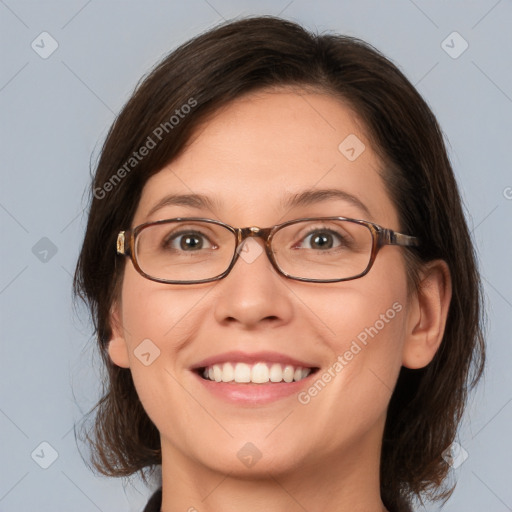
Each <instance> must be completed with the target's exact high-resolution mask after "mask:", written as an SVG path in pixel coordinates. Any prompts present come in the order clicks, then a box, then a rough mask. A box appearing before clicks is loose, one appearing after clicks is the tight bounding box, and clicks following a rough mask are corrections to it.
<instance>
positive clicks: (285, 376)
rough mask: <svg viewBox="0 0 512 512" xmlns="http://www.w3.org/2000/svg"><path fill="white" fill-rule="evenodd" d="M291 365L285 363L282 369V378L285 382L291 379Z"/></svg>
mask: <svg viewBox="0 0 512 512" xmlns="http://www.w3.org/2000/svg"><path fill="white" fill-rule="evenodd" d="M293 372H294V370H293V366H290V365H286V366H285V367H284V370H283V380H284V381H285V382H292V380H293Z"/></svg>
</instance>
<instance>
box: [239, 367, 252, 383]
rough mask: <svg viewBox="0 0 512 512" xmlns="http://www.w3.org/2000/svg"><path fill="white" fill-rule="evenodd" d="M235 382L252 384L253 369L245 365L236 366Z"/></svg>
mask: <svg viewBox="0 0 512 512" xmlns="http://www.w3.org/2000/svg"><path fill="white" fill-rule="evenodd" d="M235 382H251V367H250V366H249V365H248V364H245V363H237V365H236V366H235Z"/></svg>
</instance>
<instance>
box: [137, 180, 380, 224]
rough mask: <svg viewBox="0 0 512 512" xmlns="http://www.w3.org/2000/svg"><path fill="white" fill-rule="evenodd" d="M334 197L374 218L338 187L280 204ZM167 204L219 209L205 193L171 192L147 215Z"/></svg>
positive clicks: (298, 195)
mask: <svg viewBox="0 0 512 512" xmlns="http://www.w3.org/2000/svg"><path fill="white" fill-rule="evenodd" d="M332 199H341V200H343V201H346V202H348V203H350V204H352V205H354V206H356V207H357V208H359V209H360V210H361V211H363V212H364V214H365V215H366V217H367V218H369V219H370V220H371V219H372V214H371V213H370V210H369V209H368V207H367V206H366V205H365V204H364V203H363V202H362V201H361V200H360V199H359V198H358V197H356V196H354V195H352V194H349V193H348V192H345V191H343V190H340V189H336V188H326V189H311V190H305V191H303V192H300V193H296V194H289V195H288V196H286V197H285V198H284V199H282V200H281V203H280V206H281V208H282V209H285V210H288V209H292V208H298V207H301V206H302V207H303V206H310V205H312V204H317V203H321V202H323V201H328V200H332ZM165 206H188V207H190V208H196V209H198V210H210V211H215V210H217V209H218V207H219V203H218V202H217V201H216V200H215V199H212V198H211V197H209V196H206V195H203V194H169V195H167V196H165V197H163V198H162V199H160V201H158V202H157V203H156V204H155V205H154V206H153V207H152V208H151V210H149V212H148V214H147V216H148V217H150V216H151V215H153V214H154V213H155V212H156V211H158V210H160V209H161V208H164V207H165Z"/></svg>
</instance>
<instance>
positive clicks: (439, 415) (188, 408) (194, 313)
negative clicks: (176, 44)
mask: <svg viewBox="0 0 512 512" xmlns="http://www.w3.org/2000/svg"><path fill="white" fill-rule="evenodd" d="M91 192H92V196H93V197H92V198H91V199H92V203H91V209H90V212H89V220H88V225H87V230H86V233H85V239H84V243H83V247H82V250H81V254H80V258H79V261H78V264H77V269H76V274H75V291H76V293H77V295H79V296H81V297H82V298H84V299H85V300H86V301H88V303H89V305H90V308H91V313H92V316H93V319H94V321H95V327H96V333H97V339H98V343H99V348H100V351H101V354H102V356H103V359H104V363H105V366H106V369H107V371H108V377H107V380H106V388H105V394H104V396H103V397H102V399H101V401H100V402H99V403H98V405H97V407H96V423H95V429H94V432H93V433H92V435H88V436H87V438H88V440H89V441H90V442H91V443H92V444H93V447H94V452H93V455H92V460H93V463H94V465H95V467H96V469H97V470H99V471H100V472H101V473H103V474H106V475H111V476H127V475H131V474H133V473H136V472H138V471H139V472H141V473H142V474H143V475H144V474H146V475H147V473H148V472H150V471H151V470H152V469H155V468H156V467H158V466H160V465H161V471H162V482H161V484H162V488H161V489H160V490H159V491H158V492H157V493H155V495H154V496H153V497H152V499H151V500H150V502H149V503H148V505H147V507H146V509H145V510H146V511H148V512H149V511H153V510H162V511H166V512H167V511H175V510H190V511H193V510H198V511H201V512H202V511H219V510H222V511H223V512H226V511H231V510H240V509H242V510H244V511H246V512H250V511H252V510H261V509H262V508H264V509H266V510H268V511H284V510H286V511H295V510H297V511H299V510H308V511H334V510H336V511H337V510H350V511H359V510H360V511H365V512H368V511H383V510H387V511H389V512H391V511H393V512H395V511H405V510H412V508H411V506H412V502H413V499H414V498H415V497H422V496H426V497H427V498H431V499H443V498H446V497H447V496H449V494H450V491H451V490H450V489H447V488H446V486H445V485H444V483H443V482H444V479H445V477H446V475H447V472H448V470H449V464H448V463H447V460H448V461H449V457H448V456H447V453H448V451H449V447H450V445H451V443H452V442H453V440H454V438H455V434H456V429H457V426H458V424H459V421H460V418H461V415H462V413H463V410H464V405H465V401H466V397H467V392H468V390H469V389H470V388H471V386H472V385H474V384H475V383H476V382H477V380H478V379H479V377H480V375H481V373H482V368H483V362H484V348H483V337H482V332H481V328H480V314H481V308H480V300H481V299H480V281H479V276H478V273H477V270H476V265H475V258H474V253H473V248H472V245H471V241H470V237H469V233H468V228H467V226H466V222H465V219H464V214H463V211H462V207H461V201H460V197H459V194H458V190H457V185H456V182H455V180H454V176H453V172H452V169H451V166H450V163H449V160H448V157H447V154H446V149H445V146H444V143H443V139H442V135H441V132H440V129H439V127H438V124H437V122H436V120H435V118H434V116H433V114H432V112H431V111H430V109H429V108H428V106H427V105H426V103H425V102H424V100H423V99H422V98H421V97H420V96H419V94H418V93H417V91H416V90H415V89H414V87H413V86H412V85H411V84H410V83H409V82H408V81H407V79H406V78H405V77H404V76H403V74H402V73H401V72H400V71H399V70H398V69H397V68H396V67H395V66H394V65H393V64H392V63H391V62H389V61H388V60H387V59H386V58H384V57H383V56H382V55H381V54H380V53H378V52H377V51H376V50H375V49H374V48H372V47H371V46H369V45H368V44H366V43H364V42H362V41H359V40H357V39H353V38H349V37H342V36H335V35H324V36H316V35H313V34H310V33H308V32H306V31H305V30H304V29H302V28H301V27H300V26H298V25H296V24H294V23H291V22H288V21H284V20H281V19H277V18H271V17H260V18H250V19H244V20H240V21H236V22H232V23H228V24H225V25H223V26H221V27H219V28H216V29H214V30H212V31H210V32H207V33H206V34H203V35H201V36H199V37H197V38H195V39H193V40H191V41H190V42H188V43H186V44H185V45H183V46H182V47H180V48H178V49H177V50H176V51H174V52H173V53H172V54H170V55H169V56H168V57H167V58H165V59H164V60H163V61H162V62H161V63H160V64H159V65H158V67H157V68H156V69H155V70H154V71H152V72H151V73H150V75H149V76H148V77H146V78H145V80H144V81H143V82H142V83H141V84H140V86H139V87H138V88H137V90H136V91H135V93H134V95H133V97H132V98H131V99H130V100H129V101H128V103H127V104H126V106H125V107H124V109H123V110H122V112H121V114H120V115H119V116H118V118H117V119H116V121H115V123H114V125H113V126H112V128H111V130H110V133H109V134H108V137H107V139H106V142H105V144H104V146H103V150H102V154H101V158H100V161H99V164H98V167H97V171H96V175H95V178H94V183H93V184H92V189H91ZM239 228H244V229H239ZM266 228H269V229H266ZM447 450H448V451H447Z"/></svg>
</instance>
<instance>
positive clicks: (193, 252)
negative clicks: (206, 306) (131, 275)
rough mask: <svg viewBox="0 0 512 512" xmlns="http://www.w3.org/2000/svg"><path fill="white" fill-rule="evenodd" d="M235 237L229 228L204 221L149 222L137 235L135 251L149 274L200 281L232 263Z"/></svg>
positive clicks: (169, 278)
mask: <svg viewBox="0 0 512 512" xmlns="http://www.w3.org/2000/svg"><path fill="white" fill-rule="evenodd" d="M235 247H236V237H235V234H234V233H232V232H231V231H230V230H229V229H227V228H225V227H223V226H221V225H219V224H215V223H213V222H204V221H193V220H190V221H173V222H165V223H162V224H151V225H149V226H146V227H145V228H143V229H142V230H141V231H140V232H139V235H138V237H137V240H136V245H135V255H136V258H137V262H138V264H139V267H140V268H141V270H142V271H143V272H144V273H145V274H147V275H148V276H150V277H153V278H156V279H164V280H169V281H200V280H203V279H210V278H213V277H216V276H218V275H219V274H222V273H223V272H224V271H225V270H226V269H227V268H228V267H229V264H230V263H231V260H232V258H233V254H234V252H235Z"/></svg>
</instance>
